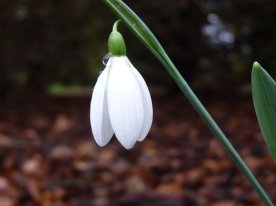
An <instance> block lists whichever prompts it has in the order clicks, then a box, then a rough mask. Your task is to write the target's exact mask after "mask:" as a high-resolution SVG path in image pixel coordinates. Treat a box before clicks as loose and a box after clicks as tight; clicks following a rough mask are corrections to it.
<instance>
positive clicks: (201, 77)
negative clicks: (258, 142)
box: [0, 0, 276, 95]
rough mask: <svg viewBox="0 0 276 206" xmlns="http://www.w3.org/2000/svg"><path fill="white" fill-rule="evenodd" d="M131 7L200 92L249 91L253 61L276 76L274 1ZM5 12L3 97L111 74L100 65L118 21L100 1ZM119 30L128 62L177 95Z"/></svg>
mask: <svg viewBox="0 0 276 206" xmlns="http://www.w3.org/2000/svg"><path fill="white" fill-rule="evenodd" d="M126 2H127V3H128V4H129V5H130V6H131V7H132V8H133V9H134V10H135V11H136V12H137V13H138V14H139V15H140V16H141V17H142V18H143V19H144V21H145V22H146V23H147V24H148V25H149V27H150V28H151V29H152V31H153V32H154V33H155V34H156V36H157V38H158V39H159V40H160V42H161V44H162V45H163V46H164V48H165V50H166V51H167V52H168V54H169V56H170V57H171V58H172V59H173V62H174V63H175V64H176V65H177V67H178V68H179V70H180V71H181V72H182V74H183V75H184V76H185V78H186V79H187V80H188V81H189V82H191V84H192V85H193V86H194V87H200V88H204V89H206V90H211V91H215V90H216V91H226V90H232V91H233V90H236V91H237V90H240V89H241V88H243V89H246V88H248V85H249V83H250V73H251V66H252V63H253V61H259V62H260V63H261V64H262V65H263V66H264V67H265V68H267V70H268V71H269V72H270V73H271V74H272V75H275V71H276V58H275V45H276V35H275V33H276V24H275V22H274V19H275V16H276V11H275V10H276V3H275V2H273V1H272V2H269V4H265V3H264V2H263V1H261V0H253V1H246V0H244V1H227V0H222V1H215V0H208V1H200V0H193V1H192V0H178V1H174V2H170V1H167V0H158V1H157V0H156V1H155V0H153V1H151V3H148V2H144V1H131V0H129V1H126ZM0 6H1V14H0V15H1V16H0V26H1V34H0V38H1V41H0V44H1V45H0V59H1V61H0V68H1V76H0V78H1V79H0V81H1V85H0V89H1V93H8V95H13V94H18V93H21V92H26V90H28V91H29V92H35V91H36V92H37V91H39V92H47V91H48V92H49V91H52V92H55V91H56V90H58V91H60V90H62V89H66V87H68V86H71V87H76V88H79V87H87V86H88V87H91V86H92V85H93V83H94V82H95V79H96V77H97V75H98V73H99V71H100V70H102V69H103V68H104V66H103V65H102V63H101V62H102V61H101V60H102V57H103V56H104V55H105V54H106V53H107V42H106V41H107V38H108V36H109V33H110V30H111V26H112V24H113V22H114V21H115V20H116V17H115V16H114V15H113V14H112V13H111V12H109V11H108V10H107V8H106V7H105V6H104V5H103V3H102V2H101V1H95V0H90V1H89V0H79V1H71V0H69V1H62V0H59V1H46V0H41V1H31V0H22V1H16V0H9V1H8V0H3V1H1V3H0ZM164 8H165V9H164ZM120 31H121V32H122V33H123V35H124V36H125V38H126V43H127V45H128V56H129V57H130V58H131V60H132V61H133V62H134V63H135V65H137V67H138V68H139V69H140V70H141V71H142V72H143V73H144V75H145V78H146V79H147V81H148V82H149V84H151V85H155V86H161V87H165V88H169V89H175V88H174V83H172V82H171V81H170V78H169V77H168V75H167V74H166V73H165V72H164V69H163V68H162V66H161V65H160V63H158V62H157V61H156V60H155V58H154V57H153V56H152V55H151V54H150V53H149V52H148V51H147V49H146V48H144V46H142V45H141V43H140V42H138V41H137V40H136V38H135V37H134V36H133V35H132V34H131V33H130V32H129V31H128V30H127V29H126V28H125V27H124V26H123V25H121V26H120ZM233 85H235V86H233Z"/></svg>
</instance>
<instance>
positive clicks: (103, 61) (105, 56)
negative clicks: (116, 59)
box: [102, 53, 111, 65]
mask: <svg viewBox="0 0 276 206" xmlns="http://www.w3.org/2000/svg"><path fill="white" fill-rule="evenodd" d="M110 57H111V53H107V54H106V55H104V57H103V60H102V63H103V65H106V64H107V62H108V60H109V58H110Z"/></svg>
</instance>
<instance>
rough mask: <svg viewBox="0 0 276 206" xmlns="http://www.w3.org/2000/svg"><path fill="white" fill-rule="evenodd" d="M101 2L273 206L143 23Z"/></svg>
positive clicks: (115, 0)
mask: <svg viewBox="0 0 276 206" xmlns="http://www.w3.org/2000/svg"><path fill="white" fill-rule="evenodd" d="M103 2H104V3H105V4H106V5H107V6H108V7H109V8H110V9H111V11H113V12H114V13H115V14H116V15H117V16H118V17H119V18H120V19H121V20H122V22H124V23H125V25H126V26H127V27H128V28H129V29H130V31H131V32H133V33H134V35H135V36H137V37H138V39H139V40H140V41H141V42H142V43H143V44H144V45H145V46H146V47H147V48H148V49H149V50H150V51H151V52H152V53H153V54H154V56H155V57H156V58H157V59H158V60H159V61H160V62H161V63H162V64H163V65H164V67H165V68H166V70H167V71H168V73H169V74H170V75H171V77H172V78H173V79H174V81H175V82H176V84H177V85H178V87H179V88H180V89H181V91H182V92H183V93H184V94H185V96H186V97H187V99H188V100H189V102H190V103H191V104H192V105H193V107H194V109H195V110H196V111H197V112H198V113H199V115H200V116H201V118H202V119H203V120H204V121H205V123H206V124H207V125H208V127H209V128H210V130H211V131H212V132H213V133H214V134H215V135H216V137H217V138H218V140H219V141H220V143H221V144H222V145H223V147H224V148H225V149H226V151H227V152H228V154H229V155H230V156H231V158H232V159H233V161H234V162H235V163H236V165H237V166H238V167H239V168H240V170H241V172H242V173H243V174H244V175H245V176H246V178H247V179H248V180H249V182H250V184H251V185H252V187H253V188H254V189H255V191H256V192H257V194H258V195H259V196H260V198H261V200H262V201H263V203H264V204H265V205H267V206H273V203H272V202H271V200H270V199H269V197H268V195H267V194H266V192H265V191H264V189H263V188H262V186H261V185H260V184H259V182H258V181H257V179H256V178H255V176H254V175H253V174H252V172H251V170H250V169H249V168H248V167H247V165H246V164H245V162H244V161H243V160H242V158H241V157H240V155H239V154H238V153H237V151H236V150H235V149H234V147H233V146H232V144H231V143H230V142H229V140H228V139H227V137H226V136H225V135H224V133H223V132H222V130H221V129H220V128H219V126H218V125H217V124H216V122H215V121H214V119H213V118H212V117H211V115H210V114H209V113H208V111H207V110H206V109H205V107H204V106H203V105H202V103H201V102H200V100H199V99H198V98H197V96H196V95H195V93H194V92H193V90H192V89H191V88H190V86H189V85H188V83H187V82H186V81H185V80H184V79H183V77H182V76H181V74H180V73H179V71H178V70H177V68H176V67H175V65H174V64H173V63H172V61H171V60H170V58H169V57H168V55H167V53H166V52H165V50H164V49H163V47H162V46H161V44H160V43H159V42H158V40H157V39H156V38H155V36H154V35H153V33H152V32H151V31H150V29H149V28H148V27H147V26H146V25H145V23H144V22H143V21H142V20H141V19H140V18H139V17H138V16H137V15H136V14H135V13H134V12H133V11H132V10H131V9H130V8H129V7H128V6H127V5H126V4H124V3H123V2H122V1H121V0H103Z"/></svg>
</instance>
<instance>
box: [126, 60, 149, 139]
mask: <svg viewBox="0 0 276 206" xmlns="http://www.w3.org/2000/svg"><path fill="white" fill-rule="evenodd" d="M129 64H130V65H131V69H132V71H133V72H134V74H135V76H136V79H137V81H138V83H139V86H140V90H141V94H142V98H143V106H144V119H143V126H142V129H141V132H140V135H139V139H138V141H143V140H144V139H145V138H146V136H147V134H148V132H149V130H150V127H151V124H152V118H153V111H152V101H151V97H150V92H149V89H148V86H147V84H146V82H145V80H144V79H143V77H142V76H141V74H140V73H139V72H138V71H137V70H136V69H135V68H134V66H133V65H132V64H131V62H130V61H129Z"/></svg>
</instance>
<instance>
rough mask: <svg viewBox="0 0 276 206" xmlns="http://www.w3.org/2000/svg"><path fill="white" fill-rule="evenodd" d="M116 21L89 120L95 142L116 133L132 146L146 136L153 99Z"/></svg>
mask: <svg viewBox="0 0 276 206" xmlns="http://www.w3.org/2000/svg"><path fill="white" fill-rule="evenodd" d="M117 25H118V21H117V22H115V24H114V26H113V31H112V32H111V34H110V36H109V39H108V48H109V52H110V53H111V57H110V58H109V59H108V61H107V64H106V67H105V69H104V70H103V71H102V73H101V74H100V76H99V78H98V80H97V82H96V85H95V87H94V91H93V95H92V100H91V106H90V122H91V127H92V133H93V136H94V138H95V141H96V143H97V144H98V145H100V146H104V145H106V144H107V143H108V142H109V141H110V139H111V137H112V136H113V134H114V133H115V135H116V137H117V139H118V140H119V142H120V143H121V144H122V145H123V146H124V147H125V148H126V149H131V148H132V147H133V146H134V144H135V143H136V142H137V141H142V140H144V139H145V137H146V136H147V134H148V132H149V130H150V127H151V124H152V116H153V112H152V101H151V97H150V93H149V90H148V87H147V85H146V83H145V81H144V79H143V77H142V76H141V75H140V73H139V72H138V71H137V70H136V69H135V68H134V66H133V65H132V64H131V62H130V61H129V59H128V58H127V56H126V47H125V43H124V39H123V37H122V35H121V34H120V33H119V32H118V31H117Z"/></svg>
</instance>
